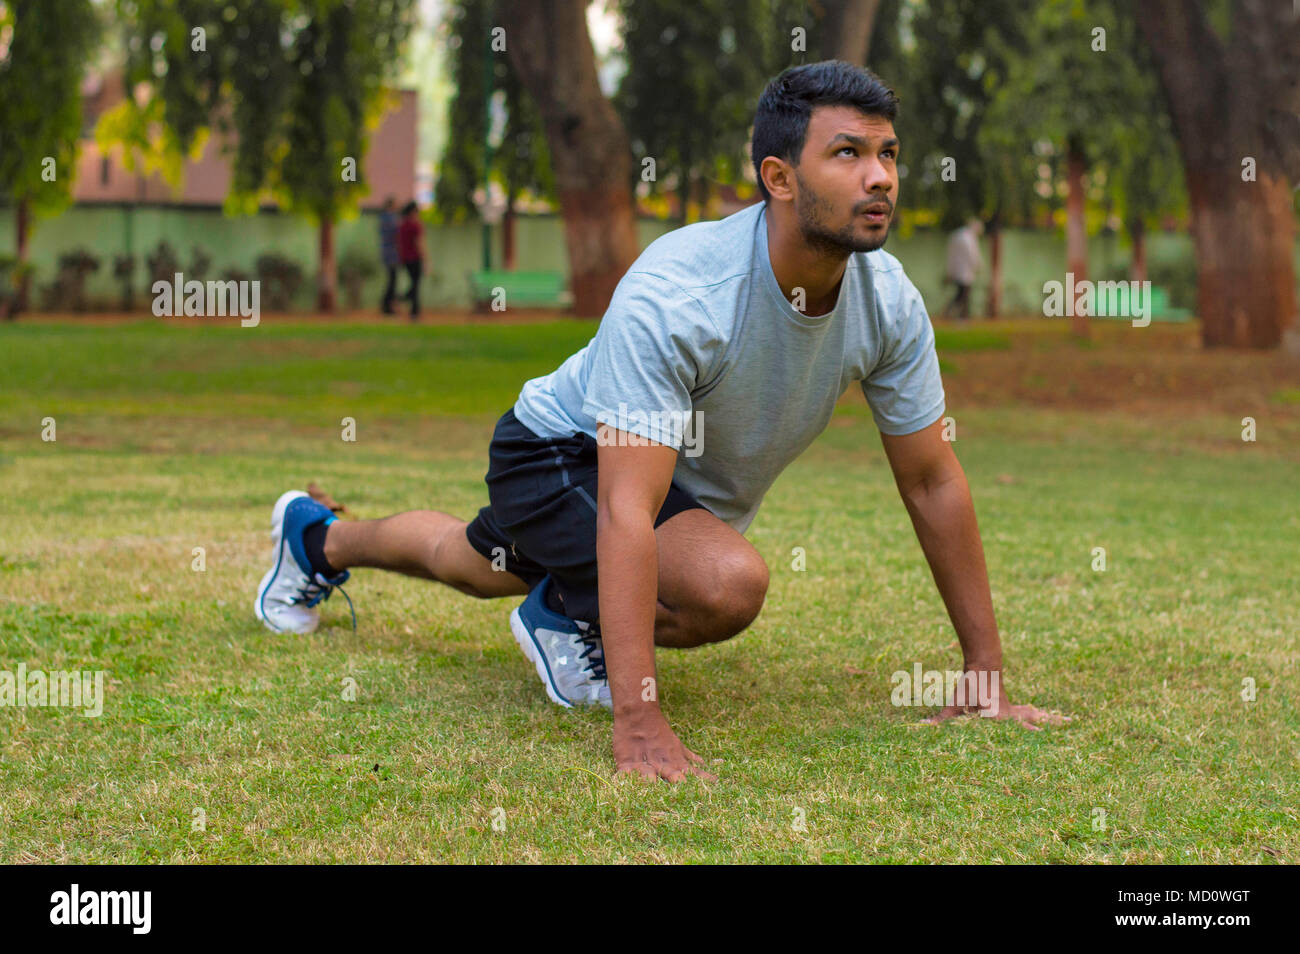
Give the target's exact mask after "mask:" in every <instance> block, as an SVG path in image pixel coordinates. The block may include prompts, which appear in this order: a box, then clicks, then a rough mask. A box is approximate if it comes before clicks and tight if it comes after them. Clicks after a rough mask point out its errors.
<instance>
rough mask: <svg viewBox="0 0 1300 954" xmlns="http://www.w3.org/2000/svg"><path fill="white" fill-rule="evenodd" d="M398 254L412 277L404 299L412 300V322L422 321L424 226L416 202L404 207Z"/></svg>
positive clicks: (398, 228)
mask: <svg viewBox="0 0 1300 954" xmlns="http://www.w3.org/2000/svg"><path fill="white" fill-rule="evenodd" d="M397 254H398V257H399V258H401V260H402V265H403V266H404V267H405V268H406V274H407V275H409V276H411V290H410V291H408V292H407V293H406V295H404V296H403V297H405V298H408V299H410V302H411V320H412V321H419V320H420V274H421V272H423V270H424V226H422V225H421V224H420V210H419V206H417V205H416V204H415V203H414V202H408V203H406V205H404V206H403V207H402V224H401V225H399V226H398V227H397Z"/></svg>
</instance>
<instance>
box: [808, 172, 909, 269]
mask: <svg viewBox="0 0 1300 954" xmlns="http://www.w3.org/2000/svg"><path fill="white" fill-rule="evenodd" d="M795 181H796V182H797V183H798V184H799V198H798V199H797V200H795V215H796V216H797V218H798V221H799V232H800V234H801V235H802V236H803V240H804V242H806V243H807V244H808V247H809V248H813V249H816V250H817V251H819V252H821V253H823V254H825V255H828V256H834V257H837V258H847V257H848V256H849V255H851V254H853V253H854V252H874V251H875V250H876V249H878V248H880V247H881V246H883V245H884V244H885V240H886V239H888V238H889V225H890V222H891V221H892V218H893V205H892V204H891V205H890V219H889V220H887V221H886V222H885V227H884V228H882V229H880V230H879V231H878V232H875V233H873V234H871V235H867V236H861V235H858V234H857V233H856V232H855V231H854V227H853V225H854V222H856V221H857V217H858V213H859V212H860V211H861V210H862V209H865V208H866V207H867V206H869V205H875V204H879V202H881V201H885V202H888V201H889V200H888V199H871V200H864V201H862V202H860V203H858V206H861V207H862V209H860V208H858V207H857V206H855V207H854V209H853V218H852V219H851V220H850V221H849V223H848V224H847V225H845V226H843V227H842V228H839V229H833V228H831V227H829V226H828V225H826V222H827V220H828V219H830V218H831V217H832V216H833V215H834V212H835V207H834V205H833V204H832V203H831V202H829V201H827V200H826V199H824V198H822V197H821V196H820V195H818V194H817V193H816V192H814V191H813V190H812V189H810V188H808V185H807V183H805V182H804V181H803V179H802V178H801V177H800V175H799V173H798V172H797V171H796V172H795Z"/></svg>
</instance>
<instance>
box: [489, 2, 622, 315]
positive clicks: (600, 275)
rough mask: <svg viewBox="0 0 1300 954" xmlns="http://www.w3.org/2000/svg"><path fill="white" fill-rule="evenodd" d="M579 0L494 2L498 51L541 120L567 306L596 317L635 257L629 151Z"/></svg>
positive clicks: (583, 3) (605, 305)
mask: <svg viewBox="0 0 1300 954" xmlns="http://www.w3.org/2000/svg"><path fill="white" fill-rule="evenodd" d="M586 9H587V4H586V2H585V0H504V2H503V3H502V4H501V6H500V10H501V14H500V17H499V20H500V22H502V23H506V24H509V33H508V37H507V52H508V54H509V56H510V61H511V63H512V64H513V66H514V68H515V70H516V71H517V72H518V74H519V78H520V79H521V80H522V81H523V84H524V86H525V87H527V89H528V92H529V93H530V94H531V95H532V97H533V101H534V102H536V103H537V107H538V110H539V111H540V112H541V114H542V123H543V126H544V128H545V130H546V142H547V145H548V146H549V147H550V151H551V163H552V168H553V170H554V172H555V185H556V191H557V193H558V194H559V198H560V210H561V212H562V214H563V216H564V237H565V244H566V246H567V248H568V253H569V276H570V284H571V286H572V291H573V310H574V313H575V314H577V315H580V316H592V317H594V316H599V315H601V314H603V313H604V311H605V309H606V308H607V307H608V306H609V300H610V298H611V297H612V296H613V294H614V288H615V287H616V286H617V285H618V283H619V281H620V280H621V279H622V277H623V274H624V273H625V272H626V271H627V269H628V267H629V266H630V265H631V264H632V262H633V261H635V260H636V257H637V254H638V251H639V249H638V245H637V238H636V220H635V218H634V214H633V203H632V187H631V165H630V163H631V158H632V151H631V145H630V144H629V142H628V137H627V131H626V130H625V129H624V128H623V124H622V122H621V121H620V120H619V118H618V115H617V114H616V113H615V112H614V107H613V106H612V105H611V104H610V102H609V100H607V99H606V98H605V95H604V93H602V92H601V90H600V83H599V82H598V80H597V77H596V54H595V51H594V50H593V49H592V46H591V37H590V36H589V35H588V34H587V20H586Z"/></svg>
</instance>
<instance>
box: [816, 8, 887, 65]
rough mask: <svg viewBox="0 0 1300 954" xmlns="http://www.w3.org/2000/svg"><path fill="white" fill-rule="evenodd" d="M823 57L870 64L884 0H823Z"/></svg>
mask: <svg viewBox="0 0 1300 954" xmlns="http://www.w3.org/2000/svg"><path fill="white" fill-rule="evenodd" d="M821 6H822V8H823V9H824V10H825V11H826V12H825V13H824V14H823V15H822V22H821V31H822V44H821V49H822V56H823V57H824V58H825V59H828V60H844V61H845V62H848V63H853V64H855V65H857V66H866V65H867V55H868V54H869V53H870V52H871V30H872V28H873V27H874V26H875V23H876V14H877V13H879V12H880V0H822V2H821Z"/></svg>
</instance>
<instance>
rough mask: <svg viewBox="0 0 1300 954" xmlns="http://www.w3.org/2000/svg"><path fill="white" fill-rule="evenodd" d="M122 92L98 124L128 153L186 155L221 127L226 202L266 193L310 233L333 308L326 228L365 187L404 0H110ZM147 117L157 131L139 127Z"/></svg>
mask: <svg viewBox="0 0 1300 954" xmlns="http://www.w3.org/2000/svg"><path fill="white" fill-rule="evenodd" d="M119 9H120V12H121V14H122V18H123V20H124V21H125V22H126V23H127V24H128V29H129V31H130V34H131V36H130V40H129V42H128V47H127V49H128V60H127V76H128V80H129V88H133V87H134V86H135V84H137V83H145V84H148V85H149V86H150V87H151V88H152V95H151V96H150V97H148V98H147V99H146V100H145V101H144V103H143V104H139V103H136V102H134V101H133V100H128V101H127V102H126V103H125V104H123V110H124V112H125V113H126V114H127V115H126V116H123V115H118V116H114V117H111V118H110V119H109V123H110V125H111V127H112V128H115V129H118V130H120V131H121V134H122V135H123V138H124V139H126V141H128V142H129V143H131V144H133V145H135V146H136V147H138V148H140V149H146V148H147V147H150V144H152V146H151V148H152V149H153V151H154V153H155V154H161V155H163V156H172V157H173V159H172V160H170V161H168V162H166V164H167V165H170V166H171V167H173V168H176V167H178V165H179V164H178V163H177V162H175V160H174V156H175V154H176V153H177V152H181V153H186V154H190V155H193V154H194V152H195V151H196V149H197V148H199V147H200V146H201V144H202V141H203V137H204V136H205V135H206V134H207V132H208V131H209V130H210V129H211V128H212V127H214V126H215V127H216V128H218V129H220V130H221V131H222V132H225V133H233V136H232V137H230V138H229V140H228V141H230V142H232V143H233V155H232V167H233V168H232V181H231V193H230V195H229V196H228V198H227V210H228V211H234V212H243V213H245V214H252V213H255V212H256V210H257V207H258V205H259V204H260V202H261V201H262V199H263V197H264V196H266V195H268V194H269V195H270V196H271V197H272V198H274V199H275V200H276V201H277V202H278V203H279V204H280V205H281V206H283V207H284V208H287V209H290V210H291V211H294V212H297V213H299V214H302V215H304V216H306V217H307V218H309V219H310V220H311V221H313V222H315V223H316V224H317V227H318V229H319V247H320V257H319V266H320V267H319V271H318V295H317V301H318V306H319V307H320V308H321V309H322V310H324V311H332V310H333V309H334V307H335V303H336V297H337V296H336V287H337V277H336V271H337V269H336V264H335V260H334V242H333V227H334V223H335V221H337V220H338V218H340V217H341V216H344V215H349V214H354V213H355V212H356V209H357V205H358V201H359V199H360V198H361V197H362V196H363V195H364V194H365V191H366V184H365V182H364V180H363V175H364V173H363V170H364V160H365V154H366V151H367V148H368V146H369V138H370V131H371V129H372V128H373V127H374V126H375V125H376V124H377V123H378V121H379V118H380V117H381V116H382V115H383V112H384V111H385V109H386V108H387V106H388V100H387V95H386V92H385V82H386V81H387V80H388V78H389V77H391V76H392V75H393V74H394V73H395V71H396V69H397V67H398V65H399V60H400V52H401V48H402V45H403V44H404V42H405V40H406V38H407V36H408V35H409V33H410V30H411V28H412V26H413V23H414V12H415V7H414V4H413V2H412V0H374V2H366V3H362V2H361V0H230V2H229V3H225V4H221V5H215V4H212V3H207V2H203V0H120V7H119ZM154 123H161V124H162V126H163V127H164V129H165V132H163V133H162V134H161V135H158V134H155V133H153V132H151V131H150V130H151V128H152V126H153V124H154Z"/></svg>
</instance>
